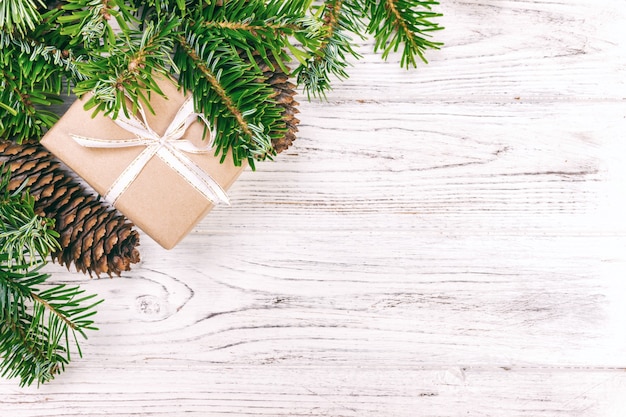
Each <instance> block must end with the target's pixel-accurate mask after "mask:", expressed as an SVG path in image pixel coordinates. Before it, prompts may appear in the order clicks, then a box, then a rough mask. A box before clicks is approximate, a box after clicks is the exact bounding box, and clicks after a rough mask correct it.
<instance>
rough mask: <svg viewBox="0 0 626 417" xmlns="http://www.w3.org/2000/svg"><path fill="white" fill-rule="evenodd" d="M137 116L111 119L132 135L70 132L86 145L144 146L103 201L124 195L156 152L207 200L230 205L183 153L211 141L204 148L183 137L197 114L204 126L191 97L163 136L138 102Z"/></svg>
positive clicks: (197, 150)
mask: <svg viewBox="0 0 626 417" xmlns="http://www.w3.org/2000/svg"><path fill="white" fill-rule="evenodd" d="M139 115H140V116H141V119H139V118H138V117H137V116H135V115H130V117H127V116H126V115H125V114H123V113H122V112H120V114H119V115H118V118H117V119H115V120H113V122H114V123H115V124H116V125H118V126H119V127H121V128H122V129H124V130H126V131H128V132H130V133H132V134H134V135H135V137H134V138H129V139H116V140H106V139H98V138H90V137H85V136H78V135H70V136H71V137H72V138H73V139H74V140H75V141H76V143H78V144H79V145H81V146H84V147H87V148H107V149H115V148H129V147H135V146H145V147H146V148H145V149H144V150H143V151H142V152H141V153H140V154H139V155H138V156H137V157H136V158H135V159H134V160H133V161H132V162H131V163H130V164H129V165H128V166H127V167H126V169H125V170H124V171H123V172H122V173H121V174H120V175H119V177H118V178H117V179H116V180H115V181H114V182H113V184H112V185H111V186H110V187H109V190H108V191H107V192H106V193H105V195H104V198H105V199H106V200H107V201H109V202H110V203H111V204H115V202H116V201H117V200H118V198H119V197H120V196H121V195H122V194H124V192H125V191H126V190H127V189H128V187H129V186H130V185H131V184H132V183H133V182H134V181H135V179H137V177H138V176H139V174H140V173H141V171H142V170H143V169H144V168H145V166H146V165H147V164H148V162H149V161H150V160H151V159H152V158H153V157H154V156H155V155H156V156H158V157H159V158H161V160H162V161H163V162H165V163H166V164H167V165H169V166H170V168H172V169H173V170H174V171H176V172H177V173H178V174H179V175H180V176H181V177H183V178H184V179H185V181H187V182H188V183H189V184H190V185H191V186H192V187H193V188H195V189H196V190H197V191H198V192H199V193H200V194H202V196H204V198H206V199H207V200H209V201H210V202H211V203H213V204H219V203H225V204H230V201H229V199H228V195H227V194H226V191H224V189H223V188H222V187H221V186H220V185H219V184H218V183H217V181H215V179H213V178H212V177H211V176H210V175H209V174H207V173H206V172H204V171H203V170H202V169H201V168H200V167H199V166H198V165H197V164H196V163H195V162H193V161H192V160H191V159H189V158H188V157H187V156H186V155H185V153H188V154H204V153H208V152H209V151H210V149H211V147H212V146H213V143H212V141H211V142H210V143H208V144H207V146H205V147H197V146H196V145H194V144H193V143H191V141H189V140H187V139H184V138H183V137H184V136H185V133H186V132H187V129H188V128H189V126H191V124H193V123H194V122H195V121H196V120H197V119H198V117H200V118H201V119H202V121H203V122H204V123H205V124H207V126H208V123H207V121H206V119H205V118H204V117H203V115H201V114H198V113H196V112H195V111H194V108H193V99H192V97H189V98H188V99H187V100H185V102H184V103H183V105H182V106H181V107H180V109H179V110H178V112H177V113H176V116H174V120H172V122H171V123H170V125H169V126H168V127H167V129H166V130H165V133H164V134H163V136H160V135H159V134H158V133H156V132H155V131H154V130H152V128H151V127H150V125H149V124H148V119H147V118H146V113H145V110H144V108H143V106H142V105H141V103H140V104H139Z"/></svg>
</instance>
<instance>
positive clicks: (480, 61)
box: [0, 0, 626, 417]
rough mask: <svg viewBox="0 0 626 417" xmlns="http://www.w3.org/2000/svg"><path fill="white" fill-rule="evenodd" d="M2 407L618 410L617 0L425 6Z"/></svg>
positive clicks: (624, 18) (225, 412)
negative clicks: (405, 48)
mask: <svg viewBox="0 0 626 417" xmlns="http://www.w3.org/2000/svg"><path fill="white" fill-rule="evenodd" d="M440 10H441V11H442V12H443V13H445V17H444V18H442V19H441V22H442V23H443V24H444V25H445V26H446V30H445V31H444V32H441V33H439V34H438V35H437V38H438V39H440V40H442V41H444V42H445V44H446V45H445V47H444V48H443V49H442V50H441V51H437V52H432V53H430V54H429V55H428V56H429V58H430V61H431V62H430V65H428V66H421V67H420V68H419V69H418V70H415V71H411V72H407V71H405V70H401V69H399V68H398V66H397V61H398V58H397V57H394V58H393V59H392V60H391V62H389V63H383V62H382V61H381V60H380V57H379V56H375V55H373V54H372V53H371V43H365V44H364V45H363V48H362V52H363V54H364V60H363V61H361V62H359V63H357V64H356V65H355V66H354V68H352V70H351V75H352V77H351V78H350V80H348V81H346V82H344V83H341V84H337V85H336V89H335V90H334V92H332V93H331V94H330V95H329V101H328V102H327V103H320V102H312V103H305V102H304V101H305V100H304V99H303V98H302V99H301V101H302V102H303V103H302V114H301V119H302V128H301V134H300V137H299V139H298V141H297V144H296V145H295V146H294V147H293V148H292V149H290V150H289V151H288V152H287V153H286V154H283V155H282V156H281V157H279V158H278V159H277V161H276V162H274V163H264V164H261V165H260V166H259V168H258V172H256V173H252V172H246V173H244V175H243V176H242V177H241V179H240V180H239V181H238V182H237V183H236V184H235V186H234V187H233V188H232V189H231V192H230V195H231V197H232V200H233V205H232V207H231V208H219V209H216V210H214V211H213V212H212V213H211V214H210V215H209V216H208V217H207V218H206V219H205V220H204V221H203V222H202V223H201V225H200V226H199V227H197V229H196V230H194V232H193V233H192V234H191V235H190V236H189V237H188V238H187V239H186V240H185V241H184V242H183V243H182V244H180V245H179V246H178V247H177V248H176V249H174V250H172V251H169V252H168V251H165V250H162V249H160V248H159V247H158V246H157V245H156V244H154V243H153V242H152V241H150V239H149V238H148V237H146V236H143V237H142V246H141V249H142V254H143V261H142V263H141V264H140V265H138V266H137V267H135V269H134V270H133V271H132V273H129V274H126V275H125V276H124V277H122V278H118V279H99V280H88V279H87V278H85V277H83V276H82V275H79V274H76V273H68V272H64V271H63V270H62V269H61V268H58V267H56V266H52V267H50V268H49V270H50V271H51V272H53V273H54V279H55V281H57V282H59V281H62V282H71V283H81V284H83V285H84V288H86V289H87V290H88V291H90V292H96V293H98V294H100V295H101V296H102V297H104V298H105V299H106V302H105V304H103V305H102V306H101V307H100V309H99V314H98V316H97V320H98V324H99V326H100V329H101V330H100V331H99V332H94V333H91V334H90V339H89V340H88V341H86V342H85V343H83V348H84V354H85V357H84V358H83V359H81V360H78V359H77V360H75V361H74V362H73V363H72V365H71V366H70V368H69V370H68V371H67V372H66V373H65V374H63V375H62V376H61V377H59V378H58V379H57V380H56V381H54V382H53V383H51V384H49V385H46V386H42V387H41V388H39V389H37V388H34V387H33V388H24V389H20V388H19V387H18V385H17V383H16V381H5V380H2V381H0V416H2V417H5V416H6V417H23V416H32V417H49V416H63V417H71V416H91V417H97V416H107V417H126V416H198V417H205V416H266V417H270V416H272V417H276V416H346V417H350V416H359V417H360V416H376V417H379V416H383V417H385V416H407V417H409V416H410V417H414V416H420V417H421V416H494V417H496V416H497V417H500V416H504V417H517V416H524V417H558V416H566V417H573V416H611V417H622V416H624V415H626V302H625V300H626V280H625V277H624V272H625V270H626V250H625V249H626V222H625V221H624V213H625V209H626V198H625V197H624V196H625V192H626V188H625V182H626V164H625V162H626V157H625V155H626V142H625V140H624V137H623V136H624V132H625V131H626V101H625V100H626V82H625V77H626V49H625V48H624V41H625V40H626V31H625V29H624V27H625V24H626V2H625V1H624V0H601V1H589V0H565V1H562V0H545V1H504V0H484V1H482V2H474V1H461V0H454V1H445V2H444V4H443V5H442V6H440Z"/></svg>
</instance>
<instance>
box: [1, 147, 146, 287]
mask: <svg viewBox="0 0 626 417" xmlns="http://www.w3.org/2000/svg"><path fill="white" fill-rule="evenodd" d="M1 163H5V164H6V165H8V166H9V167H10V169H11V182H10V184H9V189H10V190H12V189H17V188H18V187H19V186H20V185H21V184H22V183H23V182H24V181H25V180H27V181H28V183H27V184H28V186H29V187H30V194H31V195H32V196H33V197H34V198H35V200H36V202H35V210H36V211H37V213H38V214H40V215H42V216H46V217H49V218H53V219H55V230H56V231H57V232H58V233H59V235H60V237H59V243H60V245H61V250H59V251H58V252H55V253H53V254H52V259H53V260H57V261H58V262H59V263H60V264H61V265H66V266H67V268H68V269H69V267H70V265H71V264H72V262H73V263H74V265H75V266H76V269H77V270H79V271H81V272H84V273H89V275H90V276H91V275H92V273H95V275H96V276H98V277H99V276H100V274H102V273H105V274H108V275H109V276H112V275H113V274H115V275H118V276H119V275H120V273H121V272H122V271H128V270H130V264H132V263H137V262H139V251H138V250H137V248H136V246H138V245H139V234H138V233H137V231H136V230H133V229H132V227H133V224H132V223H130V222H129V221H128V220H127V219H126V218H125V217H124V216H123V215H121V214H120V213H119V212H117V210H115V209H113V208H111V207H109V206H107V205H106V203H102V202H100V200H99V199H98V197H97V196H96V195H94V194H90V193H89V192H88V191H87V190H86V189H85V188H84V187H83V186H82V185H80V184H79V183H78V182H77V181H76V180H74V179H73V178H72V177H71V176H70V175H69V174H68V173H67V172H66V171H64V170H63V169H62V168H61V166H60V163H59V162H58V161H57V160H56V158H55V157H54V156H53V155H52V154H51V153H50V152H48V151H47V150H46V149H45V148H43V147H42V146H41V145H39V143H37V142H24V143H22V144H21V145H18V144H15V143H13V142H10V141H0V164H1Z"/></svg>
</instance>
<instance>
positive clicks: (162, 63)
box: [74, 18, 178, 119]
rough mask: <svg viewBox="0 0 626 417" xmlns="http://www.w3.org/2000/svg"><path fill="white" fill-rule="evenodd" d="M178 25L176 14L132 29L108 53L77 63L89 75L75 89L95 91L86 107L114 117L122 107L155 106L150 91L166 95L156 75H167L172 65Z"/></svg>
mask: <svg viewBox="0 0 626 417" xmlns="http://www.w3.org/2000/svg"><path fill="white" fill-rule="evenodd" d="M177 26H178V21H177V20H176V19H175V18H170V19H168V20H163V21H161V22H158V23H156V24H153V23H152V22H150V23H149V24H147V25H146V27H145V29H144V30H143V31H129V32H128V33H126V34H125V36H123V37H121V38H118V40H117V43H116V44H115V45H114V46H113V47H112V48H111V52H110V54H109V55H106V56H99V57H94V58H93V59H92V60H91V61H89V62H84V63H80V64H78V65H79V68H80V71H81V72H82V73H83V74H85V76H86V79H85V80H83V81H80V82H79V83H78V84H77V85H76V87H75V88H74V93H76V94H77V95H79V96H80V95H82V94H85V93H88V92H92V93H93V95H92V96H91V98H90V99H89V100H88V101H87V102H86V104H85V108H86V109H87V110H89V109H94V114H97V113H99V112H103V113H104V114H105V115H107V116H111V117H112V118H114V119H115V118H116V117H117V115H118V114H119V112H120V111H124V113H125V114H129V113H134V112H135V111H136V110H137V107H138V105H139V103H142V104H143V105H144V106H146V107H147V108H148V109H150V110H152V107H151V106H150V102H149V97H148V94H147V93H148V92H155V93H157V94H160V95H163V92H162V91H161V89H160V88H159V86H158V84H157V83H156V80H155V76H156V75H157V74H161V75H168V74H169V72H170V70H171V69H172V66H173V61H172V54H173V36H174V35H175V34H176V27H177ZM128 100H129V101H130V102H131V103H132V107H131V108H129V107H128V104H127V101H128Z"/></svg>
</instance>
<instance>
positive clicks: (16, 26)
mask: <svg viewBox="0 0 626 417" xmlns="http://www.w3.org/2000/svg"><path fill="white" fill-rule="evenodd" d="M37 3H38V4H39V5H41V6H44V3H43V1H42V0H2V1H0V31H2V32H4V33H6V34H9V35H16V34H17V35H25V34H26V33H27V32H28V31H32V30H35V27H36V25H37V24H39V22H40V21H41V15H40V14H39V11H38V10H37Z"/></svg>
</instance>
